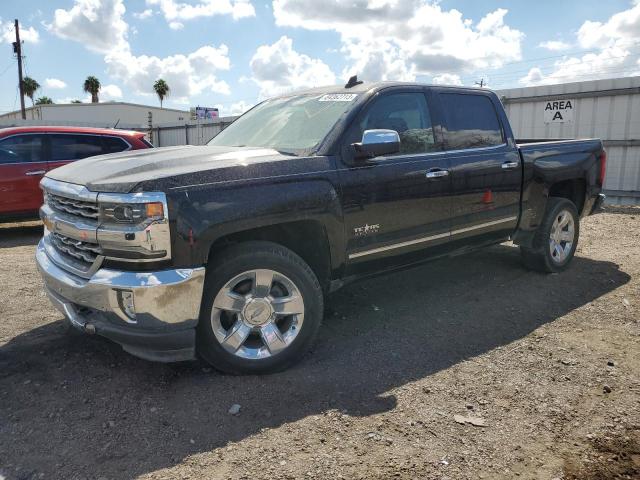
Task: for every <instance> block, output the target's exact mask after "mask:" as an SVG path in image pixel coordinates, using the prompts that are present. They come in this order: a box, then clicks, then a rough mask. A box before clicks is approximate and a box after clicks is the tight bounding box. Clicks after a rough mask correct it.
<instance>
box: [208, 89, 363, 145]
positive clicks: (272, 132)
mask: <svg viewBox="0 0 640 480" xmlns="http://www.w3.org/2000/svg"><path fill="white" fill-rule="evenodd" d="M356 97H357V94H352V93H349V94H344V93H341V94H328V95H301V96H295V97H285V98H274V99H271V100H267V101H265V102H263V103H261V104H260V105H258V106H257V107H255V108H253V109H251V110H250V111H248V112H247V113H245V114H244V115H242V116H241V117H240V118H238V119H237V120H236V121H235V122H233V123H232V124H231V125H229V126H228V127H227V128H226V129H224V130H223V131H222V132H220V133H219V134H218V135H216V136H215V137H213V139H211V141H209V145H215V146H226V147H262V148H273V149H274V150H278V151H281V152H286V153H290V154H293V155H304V154H308V153H311V152H312V151H313V150H314V149H315V148H316V147H317V146H318V145H319V144H320V142H322V140H323V139H324V138H325V137H326V136H327V135H328V134H329V132H330V131H331V129H332V128H333V126H334V125H335V124H336V123H337V122H338V120H339V119H340V117H342V115H344V114H345V113H346V112H347V111H348V110H349V109H350V107H351V105H352V104H353V101H354V100H355V99H356Z"/></svg>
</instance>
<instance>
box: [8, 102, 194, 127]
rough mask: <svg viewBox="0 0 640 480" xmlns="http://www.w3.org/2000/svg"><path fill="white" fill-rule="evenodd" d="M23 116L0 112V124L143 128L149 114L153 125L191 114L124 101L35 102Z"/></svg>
mask: <svg viewBox="0 0 640 480" xmlns="http://www.w3.org/2000/svg"><path fill="white" fill-rule="evenodd" d="M26 114H27V119H26V121H23V120H22V117H21V115H20V110H16V111H15V112H9V113H4V114H1V115H0V127H2V126H10V125H18V124H19V125H25V124H29V123H32V122H33V123H37V124H42V123H43V122H44V123H47V124H57V125H65V124H69V125H71V124H73V125H84V126H96V127H113V126H114V125H115V124H116V123H118V127H120V128H137V129H140V128H147V127H148V126H149V115H150V114H151V122H152V123H153V125H158V124H163V123H176V122H188V121H189V119H190V118H191V115H190V113H189V111H188V110H175V109H173V108H160V107H152V106H149V105H139V104H136V103H126V102H101V103H67V104H50V105H36V106H35V107H29V108H27V109H26Z"/></svg>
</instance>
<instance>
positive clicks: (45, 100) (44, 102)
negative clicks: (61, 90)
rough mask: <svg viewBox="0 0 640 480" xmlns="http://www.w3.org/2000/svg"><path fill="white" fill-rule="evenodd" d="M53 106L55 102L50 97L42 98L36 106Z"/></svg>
mask: <svg viewBox="0 0 640 480" xmlns="http://www.w3.org/2000/svg"><path fill="white" fill-rule="evenodd" d="M51 104H53V100H51V99H50V98H49V97H46V96H45V97H40V98H38V99H37V100H36V105H51Z"/></svg>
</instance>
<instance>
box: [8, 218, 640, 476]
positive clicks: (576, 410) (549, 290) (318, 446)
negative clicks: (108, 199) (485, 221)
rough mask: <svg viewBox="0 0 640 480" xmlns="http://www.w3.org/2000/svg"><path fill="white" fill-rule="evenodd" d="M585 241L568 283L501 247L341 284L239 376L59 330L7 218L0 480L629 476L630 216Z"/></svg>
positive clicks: (633, 408)
mask: <svg viewBox="0 0 640 480" xmlns="http://www.w3.org/2000/svg"><path fill="white" fill-rule="evenodd" d="M581 233H582V238H581V241H580V246H579V247H578V254H577V258H576V259H575V260H574V262H573V265H572V267H571V268H570V269H569V270H568V271H567V272H565V273H562V274H560V275H549V276H548V275H541V274H537V273H532V272H528V271H526V270H524V269H523V268H522V267H521V265H520V262H519V255H518V251H517V249H516V248H513V247H512V246H510V245H506V244H505V245H499V246H496V247H493V248H490V249H487V250H484V251H481V252H476V253H473V254H470V255H467V256H461V257H456V258H454V259H447V260H441V261H437V262H433V263H430V264H428V265H425V266H422V267H419V268H415V269H413V270H410V271H405V272H399V273H396V274H393V275H390V276H387V277H380V278H376V279H373V280H368V281H365V282H362V283H359V284H355V285H353V286H350V287H348V288H345V289H344V290H342V291H340V292H338V293H336V294H334V295H333V296H332V297H330V298H329V299H328V301H327V314H326V316H325V320H324V325H323V328H322V330H321V334H320V336H319V341H318V344H317V346H316V348H315V350H314V352H312V353H311V354H310V355H309V356H308V357H307V358H306V359H305V360H304V361H303V362H302V363H301V364H300V365H298V366H297V367H295V368H293V369H291V370H289V371H286V372H284V373H280V374H276V375H271V376H264V377H233V376H224V375H221V374H218V373H216V372H215V371H213V370H211V369H210V368H207V367H206V366H205V365H204V364H201V363H198V362H191V363H182V364H174V365H163V364H154V363H149V362H145V361H143V360H138V359H136V358H134V357H131V356H129V355H128V354H126V353H124V352H123V351H122V350H121V349H120V348H119V347H118V346H117V345H114V344H111V343H109V342H107V341H105V340H101V339H100V338H96V337H87V336H69V335H67V334H65V332H64V330H63V326H62V322H61V316H60V315H59V314H58V313H57V311H56V310H54V309H53V308H52V307H51V306H50V304H49V303H48V301H47V299H46V298H45V296H44V294H43V293H42V287H41V282H40V278H39V276H38V274H37V272H36V268H35V266H34V262H33V253H34V246H35V244H36V242H37V239H38V237H39V235H40V234H41V228H40V227H39V226H38V224H20V225H15V224H14V225H4V226H0V266H1V268H0V286H1V288H0V311H1V312H2V322H1V324H0V479H2V478H6V479H14V478H15V479H31V478H34V479H35V478H65V479H84V478H92V479H93V478H107V479H112V478H113V479H116V478H118V479H120V478H145V479H161V478H167V479H174V478H179V479H186V478H211V479H217V478H231V479H256V478H268V479H276V478H290V479H297V478H315V479H325V478H327V479H329V478H330V479H335V478H344V479H352V478H362V479H388V478H426V479H431V478H433V479H445V478H449V479H467V478H469V479H471V478H473V479H476V478H486V479H512V478H526V479H591V480H595V479H611V478H621V479H622V478H628V479H630V478H640V373H639V372H640V343H639V338H640V295H638V293H639V288H640V255H639V254H640V249H639V247H638V237H639V236H640V209H608V210H607V211H606V212H605V213H603V214H601V215H597V216H594V217H590V218H588V219H586V220H585V221H583V224H582V232H581ZM234 405H239V406H240V410H239V413H238V414H237V415H232V414H230V413H229V410H230V409H231V408H232V406H234ZM234 408H236V409H237V407H234Z"/></svg>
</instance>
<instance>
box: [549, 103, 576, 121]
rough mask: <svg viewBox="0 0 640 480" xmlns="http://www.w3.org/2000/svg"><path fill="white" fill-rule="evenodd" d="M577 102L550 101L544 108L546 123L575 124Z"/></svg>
mask: <svg viewBox="0 0 640 480" xmlns="http://www.w3.org/2000/svg"><path fill="white" fill-rule="evenodd" d="M575 104H576V101H575V100H549V101H548V102H546V103H545V106H544V123H569V122H573V109H574V105H575Z"/></svg>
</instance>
